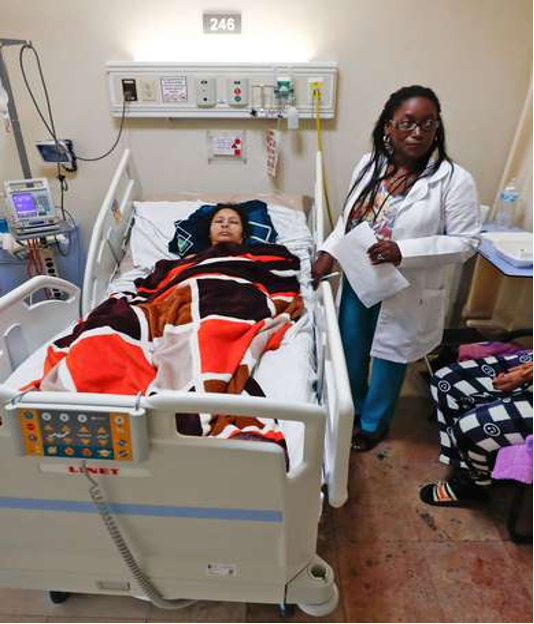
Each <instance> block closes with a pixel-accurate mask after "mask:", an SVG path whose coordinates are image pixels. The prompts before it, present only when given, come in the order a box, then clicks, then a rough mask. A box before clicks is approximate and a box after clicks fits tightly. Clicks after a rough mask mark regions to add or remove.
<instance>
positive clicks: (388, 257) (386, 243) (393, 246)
mask: <svg viewBox="0 0 534 624" xmlns="http://www.w3.org/2000/svg"><path fill="white" fill-rule="evenodd" d="M367 253H368V255H369V259H370V260H371V264H384V262H391V263H392V264H394V265H395V266H398V265H399V264H400V263H401V260H402V254H401V250H400V249H399V246H398V245H397V243H395V242H393V241H390V240H380V241H378V243H375V244H374V245H372V246H371V247H369V249H368V250H367Z"/></svg>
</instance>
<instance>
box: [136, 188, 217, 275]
mask: <svg viewBox="0 0 534 624" xmlns="http://www.w3.org/2000/svg"><path fill="white" fill-rule="evenodd" d="M204 205H206V202H203V201H200V200H196V201H177V202H171V201H158V202H148V201H147V202H139V201H136V202H134V225H133V228H132V233H131V237H130V248H131V251H132V259H133V263H134V266H135V267H152V266H154V264H156V262H157V261H158V260H164V259H166V260H176V259H177V258H178V256H176V254H173V253H171V252H170V251H169V241H170V240H171V239H172V238H173V236H174V229H175V228H174V222H175V221H178V219H187V217H188V216H189V215H190V214H191V213H193V212H195V210H197V209H198V208H200V206H204Z"/></svg>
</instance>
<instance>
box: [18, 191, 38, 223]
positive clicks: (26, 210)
mask: <svg viewBox="0 0 534 624" xmlns="http://www.w3.org/2000/svg"><path fill="white" fill-rule="evenodd" d="M12 199H13V207H14V208H15V212H16V213H17V215H18V217H19V218H20V219H27V218H29V217H36V216H37V214H38V209H37V203H36V201H35V197H34V194H33V193H31V192H21V193H13V195H12Z"/></svg>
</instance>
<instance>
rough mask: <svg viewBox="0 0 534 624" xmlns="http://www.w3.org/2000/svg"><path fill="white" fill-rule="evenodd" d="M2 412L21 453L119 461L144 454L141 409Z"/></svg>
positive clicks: (27, 408) (13, 409)
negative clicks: (6, 416)
mask: <svg viewBox="0 0 534 624" xmlns="http://www.w3.org/2000/svg"><path fill="white" fill-rule="evenodd" d="M6 412H7V414H8V418H9V419H10V420H11V426H12V431H13V432H14V433H15V436H14V437H15V438H16V439H17V440H18V444H17V445H18V449H19V452H21V453H22V454H23V455H27V456H37V457H50V458H52V457H60V458H62V459H87V460H89V459H90V460H91V461H94V460H104V461H110V460H111V461H119V462H132V461H139V460H141V459H144V457H145V456H146V449H147V433H146V417H145V412H144V410H131V411H126V410H125V411H121V410H117V411H115V410H113V411H111V410H110V411H103V410H100V409H98V408H91V409H90V410H86V409H72V408H70V409H65V408H64V407H60V406H58V407H55V406H44V405H41V406H36V405H23V406H22V405H17V406H12V407H11V406H10V407H8V408H7V409H6Z"/></svg>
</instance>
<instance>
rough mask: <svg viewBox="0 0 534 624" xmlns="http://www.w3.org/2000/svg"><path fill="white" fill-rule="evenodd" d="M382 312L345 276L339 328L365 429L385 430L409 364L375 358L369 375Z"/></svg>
mask: <svg viewBox="0 0 534 624" xmlns="http://www.w3.org/2000/svg"><path fill="white" fill-rule="evenodd" d="M379 312H380V304H379V303H378V304H377V305H375V306H373V307H371V308H366V307H365V306H364V305H363V303H362V302H361V301H360V299H359V298H358V296H357V295H356V293H355V292H354V291H353V290H352V288H351V287H350V284H349V283H348V281H347V280H346V279H345V278H343V292H342V295H341V305H340V308H339V328H340V331H341V340H342V342H343V348H344V350H345V359H346V360H347V368H348V372H349V380H350V387H351V391H352V400H353V402H354V408H355V410H356V414H357V415H359V421H360V428H361V429H362V431H365V432H366V433H376V432H382V431H383V430H384V429H386V428H387V427H389V423H390V422H391V418H392V416H393V412H394V411H395V405H396V403H397V399H398V398H399V394H400V391H401V387H402V382H403V380H404V375H405V373H406V366H407V365H406V364H400V363H399V362H391V361H390V360H383V359H381V358H373V365H372V370H371V378H370V379H369V364H370V361H371V345H372V343H373V337H374V333H375V329H376V323H377V321H378V313H379Z"/></svg>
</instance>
